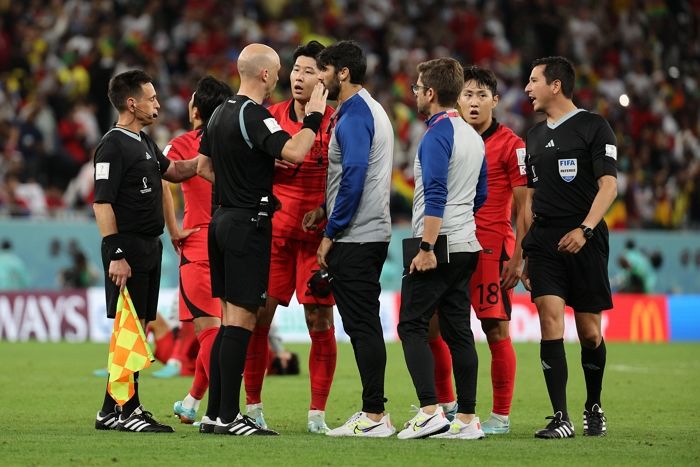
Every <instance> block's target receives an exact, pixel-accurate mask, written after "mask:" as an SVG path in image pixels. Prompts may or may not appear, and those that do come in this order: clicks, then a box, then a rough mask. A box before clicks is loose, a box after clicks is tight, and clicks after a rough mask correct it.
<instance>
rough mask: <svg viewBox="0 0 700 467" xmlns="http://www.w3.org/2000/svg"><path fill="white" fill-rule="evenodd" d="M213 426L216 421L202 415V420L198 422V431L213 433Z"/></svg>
mask: <svg viewBox="0 0 700 467" xmlns="http://www.w3.org/2000/svg"><path fill="white" fill-rule="evenodd" d="M215 426H216V421H214V420H212V419H211V418H209V417H207V416H206V415H204V416H203V417H202V420H201V421H200V422H199V432H200V433H204V434H209V433H214V427H215Z"/></svg>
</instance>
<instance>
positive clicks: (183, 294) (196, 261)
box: [163, 76, 233, 423]
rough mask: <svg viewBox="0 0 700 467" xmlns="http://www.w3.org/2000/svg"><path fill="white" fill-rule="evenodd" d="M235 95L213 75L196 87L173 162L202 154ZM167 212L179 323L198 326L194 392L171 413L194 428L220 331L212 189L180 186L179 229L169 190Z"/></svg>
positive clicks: (191, 183) (196, 180) (199, 182)
mask: <svg viewBox="0 0 700 467" xmlns="http://www.w3.org/2000/svg"><path fill="white" fill-rule="evenodd" d="M231 95H233V91H232V90H231V88H230V87H229V86H228V85H227V84H226V83H224V82H222V81H219V80H217V79H215V78H213V77H212V76H205V77H204V78H202V79H201V80H199V82H198V83H197V88H196V90H195V92H194V93H193V94H192V98H191V99H190V102H189V105H188V108H189V119H190V123H191V124H192V131H189V132H187V133H184V134H182V135H180V136H178V137H176V138H174V139H173V140H172V141H171V142H170V143H169V144H168V145H167V146H166V147H165V150H164V151H163V153H164V154H165V156H166V157H168V158H169V159H170V160H174V161H175V160H188V159H195V158H196V157H197V155H198V154H199V141H200V138H201V135H202V131H201V130H202V128H203V127H204V125H206V124H207V121H208V120H209V117H211V115H212V114H213V113H214V110H215V109H216V108H217V107H218V106H219V104H221V103H222V102H224V101H225V100H226V99H227V98H228V97H229V96H231ZM163 191H164V193H166V192H167V194H166V195H164V196H163V199H164V205H165V206H164V213H165V219H166V224H167V226H168V232H169V233H170V238H171V240H172V242H173V246H174V247H175V250H176V251H179V253H180V297H179V300H180V303H179V311H180V321H183V322H194V331H195V334H196V336H197V340H198V341H199V353H198V355H197V360H196V366H195V372H194V379H193V381H192V387H191V388H190V390H189V392H188V394H187V395H186V396H185V398H184V399H183V400H182V401H177V402H175V404H174V407H173V411H174V412H175V415H176V416H178V417H179V418H180V421H181V422H182V423H193V422H194V420H195V417H196V414H197V409H198V408H199V403H200V401H201V400H202V397H204V394H205V393H206V391H207V388H208V386H209V360H210V357H211V348H212V345H213V343H214V339H215V338H216V336H217V333H218V331H219V327H220V326H221V304H220V302H219V299H217V298H213V297H212V293H211V282H210V281H209V280H208V278H209V256H208V248H207V235H208V229H209V221H210V220H211V215H212V210H213V203H212V184H211V183H209V182H208V181H206V180H205V179H203V178H201V177H192V178H190V179H189V180H186V181H185V182H183V183H182V193H183V195H184V199H185V217H184V219H183V222H182V226H183V229H182V230H181V229H180V228H179V227H178V225H177V221H176V219H175V211H174V209H173V207H172V198H171V196H170V193H169V189H165V190H163Z"/></svg>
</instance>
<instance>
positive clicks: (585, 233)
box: [578, 224, 593, 240]
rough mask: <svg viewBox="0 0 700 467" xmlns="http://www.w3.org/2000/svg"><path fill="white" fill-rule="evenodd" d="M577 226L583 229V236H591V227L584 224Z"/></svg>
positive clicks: (588, 237)
mask: <svg viewBox="0 0 700 467" xmlns="http://www.w3.org/2000/svg"><path fill="white" fill-rule="evenodd" d="M578 228H579V229H581V230H583V236H584V237H586V240H590V239H591V238H593V229H591V228H590V227H588V226H587V225H584V224H581V225H579V226H578Z"/></svg>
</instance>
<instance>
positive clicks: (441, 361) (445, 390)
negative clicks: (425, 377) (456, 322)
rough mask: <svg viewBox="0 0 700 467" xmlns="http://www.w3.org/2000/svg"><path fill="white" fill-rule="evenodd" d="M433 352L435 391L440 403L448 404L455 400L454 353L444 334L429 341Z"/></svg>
mask: <svg viewBox="0 0 700 467" xmlns="http://www.w3.org/2000/svg"><path fill="white" fill-rule="evenodd" d="M428 343H429V344H430V350H431V351H432V352H433V360H434V361H435V391H436V393H437V399H438V403H440V404H446V403H448V402H453V401H455V400H456V399H455V392H454V387H453V386H452V354H450V348H449V347H448V346H447V343H446V342H445V341H444V340H443V338H442V336H438V337H437V339H435V340H432V341H430V342H428Z"/></svg>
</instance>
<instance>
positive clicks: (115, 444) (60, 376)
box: [0, 343, 700, 467]
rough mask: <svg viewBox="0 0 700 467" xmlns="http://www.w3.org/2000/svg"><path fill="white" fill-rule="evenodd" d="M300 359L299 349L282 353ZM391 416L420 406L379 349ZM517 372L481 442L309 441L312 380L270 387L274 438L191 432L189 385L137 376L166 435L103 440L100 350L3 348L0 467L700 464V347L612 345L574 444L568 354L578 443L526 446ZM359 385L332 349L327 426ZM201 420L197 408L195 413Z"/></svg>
mask: <svg viewBox="0 0 700 467" xmlns="http://www.w3.org/2000/svg"><path fill="white" fill-rule="evenodd" d="M290 348H291V349H292V350H294V351H296V352H299V354H300V357H301V359H302V360H303V361H304V362H305V360H306V356H307V353H308V346H306V345H291V346H290ZM387 348H388V365H387V373H386V395H387V397H388V399H389V402H388V404H387V410H388V411H389V412H391V417H392V421H393V422H394V424H395V425H397V426H400V425H401V424H403V422H405V421H406V420H407V419H409V418H410V417H411V415H412V414H411V412H410V405H411V404H415V403H416V397H415V392H414V390H413V386H412V384H411V381H410V378H409V376H408V372H407V370H406V366H405V364H404V360H403V353H402V350H401V347H400V345H398V344H389V345H388V346H387ZM478 350H479V358H480V367H479V378H480V379H479V390H478V404H477V412H478V414H479V415H480V416H481V417H482V419H485V418H486V417H487V416H488V414H489V411H490V409H491V387H490V380H489V367H490V356H489V352H488V348H487V346H486V345H485V344H479V345H478ZM516 352H517V355H518V373H517V380H516V388H515V397H514V401H513V412H512V418H511V420H512V422H511V423H512V431H511V433H510V434H508V435H504V436H490V437H488V438H487V439H485V440H481V441H458V440H452V441H451V440H406V441H400V440H398V439H397V438H395V437H394V438H392V439H332V438H327V437H325V436H318V435H311V434H308V433H306V431H305V430H306V411H307V409H308V398H309V396H308V392H309V389H308V385H309V383H308V373H307V371H306V368H305V367H303V368H304V371H303V373H302V374H301V375H300V376H282V377H270V378H268V379H267V380H266V382H265V388H264V392H263V398H264V400H265V415H266V418H267V422H268V424H269V425H270V427H272V428H274V429H277V430H278V431H280V432H281V434H282V436H280V437H276V438H267V437H265V438H254V437H248V438H235V437H226V436H214V435H206V436H205V435H200V434H199V433H197V431H196V429H194V428H192V427H191V426H187V425H180V424H179V423H177V424H176V422H177V420H176V419H174V418H171V416H172V413H171V408H172V404H173V402H174V401H175V400H178V399H181V398H182V397H183V396H184V395H185V392H186V390H187V389H188V388H189V383H190V379H189V378H176V379H170V380H159V379H156V378H154V377H152V376H151V375H150V373H151V371H152V370H156V369H158V368H160V365H159V364H157V363H156V364H154V365H153V366H152V367H151V368H150V369H149V370H146V371H145V372H144V374H143V375H142V378H141V384H140V387H141V400H142V402H143V403H144V405H145V406H146V408H147V409H148V410H150V411H152V412H153V414H154V416H155V417H156V418H157V419H159V420H161V421H168V422H171V423H173V425H174V426H175V429H176V433H175V434H172V435H157V434H156V435H154V434H143V435H139V434H132V433H119V432H99V431H96V430H95V429H94V428H93V423H94V417H95V412H96V411H97V410H98V408H99V406H100V404H101V401H102V394H103V391H104V384H105V382H104V381H103V380H102V379H99V378H96V377H94V376H91V372H92V370H93V369H95V368H98V367H100V366H104V364H105V362H106V359H107V346H106V345H97V344H65V343H61V344H38V343H25V344H9V343H0V362H1V363H0V368H1V369H2V371H1V372H0V395H1V398H0V401H1V405H0V461H1V462H2V464H3V465H96V464H100V465H108V464H109V465H117V464H121V465H278V466H279V465H283V466H285V467H286V466H290V465H403V466H406V465H431V466H437V465H473V464H476V465H485V466H488V465H492V464H493V465H502V464H511V465H545V464H550V465H566V464H574V465H601V464H602V465H639V464H644V465H700V423H699V422H698V421H697V411H698V407H699V404H698V394H700V360H698V355H700V345H699V344H669V345H642V344H636V345H635V344H608V366H607V369H606V378H605V384H604V389H603V407H604V409H605V411H606V414H607V416H608V425H609V434H608V436H607V437H606V438H585V437H583V436H581V433H582V426H581V423H582V422H581V412H582V410H583V402H584V399H585V390H584V385H583V375H582V371H581V367H580V363H579V359H580V356H579V355H580V353H579V349H578V346H575V345H569V346H567V353H568V358H569V391H568V397H569V410H570V413H571V415H572V420H573V422H574V426H575V428H576V432H577V436H576V438H574V439H567V440H558V441H548V440H536V439H534V438H533V433H534V431H535V430H536V429H538V428H541V427H543V426H544V424H545V420H544V417H545V416H546V415H551V408H550V406H549V402H548V399H547V396H546V390H545V385H544V380H543V378H542V371H541V369H540V367H539V358H538V352H539V346H538V345H536V344H516ZM359 395H360V387H359V377H358V375H357V369H356V366H355V361H354V358H353V354H352V348H351V347H350V346H349V345H348V344H341V345H339V349H338V368H337V372H336V378H335V381H334V383H333V388H332V391H331V396H330V400H329V403H328V407H327V421H328V423H329V425H330V426H331V427H335V426H337V425H339V424H340V423H342V422H343V421H345V419H346V418H347V417H349V416H350V415H351V414H352V413H353V412H355V411H356V410H358V408H359V407H360V396H359ZM201 412H203V409H200V414H201Z"/></svg>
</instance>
